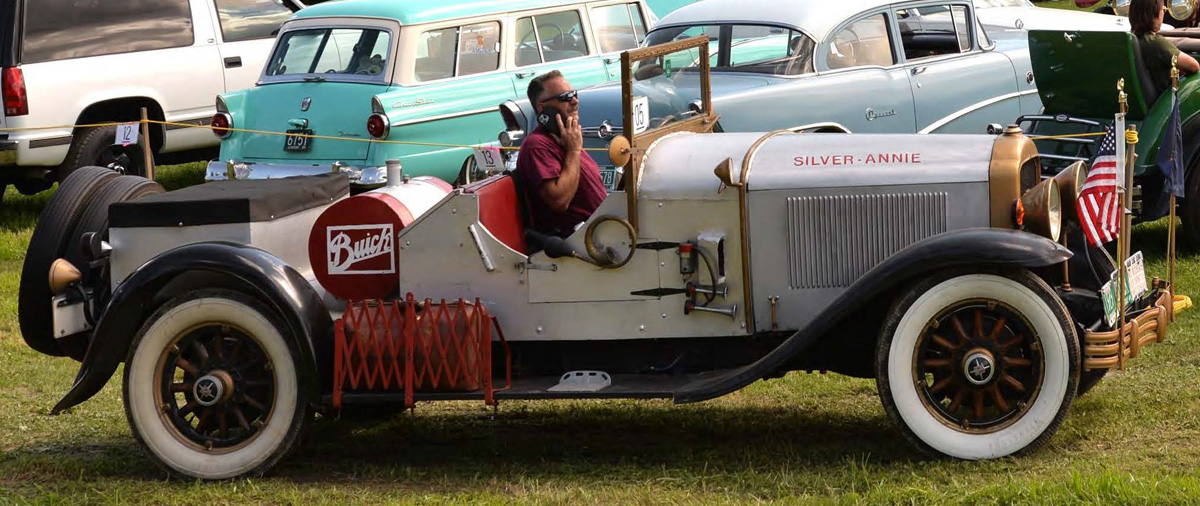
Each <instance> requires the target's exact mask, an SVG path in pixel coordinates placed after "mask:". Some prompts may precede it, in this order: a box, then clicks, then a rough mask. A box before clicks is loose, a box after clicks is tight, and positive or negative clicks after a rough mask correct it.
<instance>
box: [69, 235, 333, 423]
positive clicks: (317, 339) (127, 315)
mask: <svg viewBox="0 0 1200 506" xmlns="http://www.w3.org/2000/svg"><path fill="white" fill-rule="evenodd" d="M202 288H229V289H233V290H238V291H240V292H242V293H245V294H246V295H249V296H251V297H254V298H256V299H258V300H260V301H262V302H263V303H264V304H266V305H267V307H268V308H270V309H271V310H273V311H274V312H275V313H276V316H278V317H279V318H280V320H281V321H282V322H284V324H285V325H286V326H287V330H288V331H289V332H287V335H288V336H290V337H291V338H293V339H295V340H296V342H295V344H296V349H298V350H299V351H300V355H301V356H300V363H298V364H296V369H297V370H298V371H299V372H300V375H301V378H300V379H301V381H307V382H309V385H308V386H309V388H308V389H307V391H308V392H309V393H310V394H311V398H310V399H309V401H310V402H312V403H316V402H318V401H319V399H320V394H321V392H322V390H323V389H322V378H328V377H330V374H329V372H328V371H329V361H330V360H331V359H332V356H333V353H332V347H333V338H332V336H333V320H332V319H331V318H330V317H329V311H328V310H327V308H326V307H325V304H324V302H323V301H322V300H321V297H320V295H319V294H318V293H317V292H316V290H314V289H313V287H312V286H311V285H310V284H309V283H308V281H307V280H305V279H304V278H303V277H302V276H301V275H300V273H298V272H296V270H295V269H293V268H292V267H290V266H288V265H287V264H286V263H284V262H283V261H282V260H280V259H279V258H277V257H275V256H274V255H271V254H270V253H267V252H266V251H263V250H260V249H257V248H253V247H250V246H245V245H241V244H234V243H223V242H206V243H195V244H189V245H185V246H180V247H178V248H175V249H172V250H170V251H167V252H166V253H163V254H161V255H159V256H157V257H155V258H153V259H151V260H150V261H149V262H147V263H146V264H145V265H142V266H141V267H139V268H138V269H137V270H136V271H134V272H133V274H131V275H130V276H129V277H128V278H127V279H126V280H125V281H124V282H122V283H121V285H120V286H118V287H117V289H116V291H115V292H114V293H113V295H112V298H111V299H110V301H109V303H108V306H107V307H106V308H105V311H104V313H103V314H102V315H101V317H100V319H99V321H98V322H97V324H96V329H95V332H94V333H93V336H92V341H91V344H90V345H89V346H88V350H87V353H86V354H85V355H84V357H83V364H82V365H81V366H80V368H79V374H78V375H77V376H76V378H75V383H74V385H73V386H72V387H71V390H70V391H68V392H67V394H66V395H64V396H63V398H62V400H60V401H59V402H58V404H57V405H55V406H54V410H53V412H54V413H58V412H60V411H62V410H64V409H67V408H70V407H72V406H75V405H77V404H79V403H81V402H83V401H86V400H88V399H89V398H91V397H92V396H93V395H95V394H96V392H99V391H100V389H101V388H103V387H104V385H105V384H106V383H108V380H109V378H111V377H112V375H113V373H114V372H116V370H117V365H119V364H120V363H121V362H122V361H123V360H124V359H125V357H126V355H128V353H129V346H130V343H131V342H132V341H133V338H134V336H135V335H136V334H137V333H138V330H139V329H140V328H141V327H142V325H143V324H144V323H145V320H146V318H147V317H149V316H150V315H151V314H153V312H154V311H155V309H157V308H158V307H159V306H160V305H161V304H162V303H164V302H166V301H167V300H169V299H170V298H171V297H174V296H176V295H180V294H182V293H186V292H188V291H191V290H196V289H202Z"/></svg>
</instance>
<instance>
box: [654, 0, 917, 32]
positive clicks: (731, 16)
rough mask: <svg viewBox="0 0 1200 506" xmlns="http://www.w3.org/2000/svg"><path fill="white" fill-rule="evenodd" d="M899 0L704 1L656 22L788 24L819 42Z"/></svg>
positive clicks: (661, 24) (661, 23) (663, 24)
mask: <svg viewBox="0 0 1200 506" xmlns="http://www.w3.org/2000/svg"><path fill="white" fill-rule="evenodd" d="M897 1H898V0H833V1H830V0H703V1H701V2H695V3H693V4H690V5H685V6H683V7H680V8H679V9H676V10H675V11H674V12H671V13H670V14H667V15H666V16H664V17H663V18H662V19H660V20H659V22H658V25H657V26H656V27H655V28H659V27H663V26H667V25H675V24H681V25H690V24H702V23H712V22H714V21H720V22H722V23H746V24H768V25H780V24H782V25H787V26H793V27H796V28H799V29H800V30H801V31H802V32H804V33H806V34H808V35H809V36H810V37H812V38H814V39H816V40H817V41H821V40H823V39H824V38H825V36H826V35H828V34H829V32H830V31H832V30H833V29H834V28H836V27H837V26H838V24H840V23H841V22H843V21H845V20H847V19H849V18H850V17H852V16H854V15H855V14H858V13H860V12H864V11H868V10H872V9H875V8H879V7H886V6H888V5H891V4H893V3H896V2H897Z"/></svg>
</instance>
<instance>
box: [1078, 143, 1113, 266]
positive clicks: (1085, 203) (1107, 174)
mask: <svg viewBox="0 0 1200 506" xmlns="http://www.w3.org/2000/svg"><path fill="white" fill-rule="evenodd" d="M1119 177H1120V174H1118V173H1117V136H1116V133H1115V132H1114V131H1113V129H1112V128H1111V127H1110V128H1109V129H1108V133H1106V134H1104V138H1103V139H1101V140H1100V151H1099V152H1098V153H1096V159H1095V160H1092V168H1091V170H1089V171H1088V175H1087V181H1085V182H1084V183H1083V191H1081V192H1079V206H1077V207H1078V209H1079V223H1081V224H1083V232H1084V235H1086V236H1087V238H1088V242H1090V243H1092V245H1093V246H1101V245H1103V244H1104V243H1106V242H1109V241H1111V240H1113V239H1116V238H1117V230H1118V229H1119V228H1120V223H1121V221H1120V220H1121V200H1120V199H1119V198H1118V197H1117V180H1118V178H1119Z"/></svg>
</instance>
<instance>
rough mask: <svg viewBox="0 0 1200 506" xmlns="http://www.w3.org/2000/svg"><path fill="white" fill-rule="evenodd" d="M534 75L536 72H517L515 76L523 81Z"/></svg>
mask: <svg viewBox="0 0 1200 506" xmlns="http://www.w3.org/2000/svg"><path fill="white" fill-rule="evenodd" d="M534 74H537V72H517V73H516V74H515V75H516V76H517V79H525V78H526V77H530V76H532V75H534Z"/></svg>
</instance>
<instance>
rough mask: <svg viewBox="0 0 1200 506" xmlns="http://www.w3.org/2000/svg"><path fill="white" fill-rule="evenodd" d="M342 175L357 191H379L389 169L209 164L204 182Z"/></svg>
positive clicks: (271, 164)
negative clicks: (339, 173)
mask: <svg viewBox="0 0 1200 506" xmlns="http://www.w3.org/2000/svg"><path fill="white" fill-rule="evenodd" d="M330 172H341V173H342V174H346V176H348V177H349V178H350V186H351V187H355V188H378V187H380V186H383V185H385V184H387V168H386V167H355V166H353V165H342V164H339V163H334V164H333V165H291V164H281V163H254V162H236V161H233V160H229V161H226V162H222V161H217V160H214V161H211V162H208V168H207V169H206V170H205V172H204V180H205V181H229V180H236V179H278V178H283V177H291V176H312V175H316V174H327V173H330Z"/></svg>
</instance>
